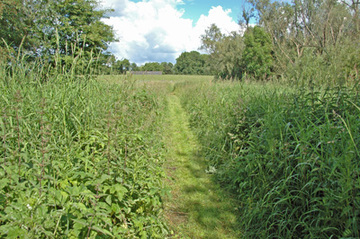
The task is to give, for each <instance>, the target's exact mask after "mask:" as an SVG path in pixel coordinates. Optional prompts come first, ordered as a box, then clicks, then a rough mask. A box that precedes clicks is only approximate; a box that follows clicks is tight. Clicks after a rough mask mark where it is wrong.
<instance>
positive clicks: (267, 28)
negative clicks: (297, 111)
mask: <svg viewBox="0 0 360 239" xmlns="http://www.w3.org/2000/svg"><path fill="white" fill-rule="evenodd" d="M248 2H249V3H250V4H251V6H252V7H251V8H248V9H244V10H243V14H242V19H241V20H240V25H241V26H242V29H245V28H246V31H244V32H237V33H232V34H230V36H232V35H236V34H238V35H240V36H238V37H230V38H229V36H225V35H223V34H221V32H220V29H219V28H217V27H216V25H212V26H210V27H209V28H208V29H207V30H206V31H205V34H204V35H203V36H202V38H201V40H202V49H205V50H207V51H208V53H209V54H210V59H211V61H210V63H211V65H212V66H213V67H212V69H213V73H214V74H215V75H216V76H218V77H220V78H224V79H226V78H227V79H249V78H250V79H257V80H259V79H260V80H264V79H265V80H269V79H274V78H277V79H279V78H282V79H287V80H288V81H292V82H303V83H306V82H309V81H316V82H322V83H329V82H330V81H331V80H333V79H336V81H337V82H344V81H349V80H354V79H356V78H357V77H358V75H359V70H358V67H359V65H360V52H359V49H360V38H359V34H360V30H359V26H360V14H359V12H360V2H359V1H358V0H354V1H335V0H327V1H313V0H293V1H291V2H289V1H269V0H249V1H248ZM250 22H256V24H257V26H256V27H251V25H250V24H249V23H250ZM260 29H261V30H260ZM229 40H230V42H229ZM260 42H262V43H260ZM254 43H256V44H254ZM259 44H260V45H261V46H260V45H259ZM243 45H246V47H244V46H243ZM230 46H232V47H230ZM228 59H232V60H230V61H229V60H228ZM330 83H332V82H330Z"/></svg>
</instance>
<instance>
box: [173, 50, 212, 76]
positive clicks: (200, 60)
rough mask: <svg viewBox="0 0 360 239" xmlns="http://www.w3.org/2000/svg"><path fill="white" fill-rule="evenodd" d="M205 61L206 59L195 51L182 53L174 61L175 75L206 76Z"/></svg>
mask: <svg viewBox="0 0 360 239" xmlns="http://www.w3.org/2000/svg"><path fill="white" fill-rule="evenodd" d="M205 59H206V58H205V57H203V56H202V55H201V54H200V53H199V52H197V51H191V52H183V53H181V55H180V56H179V57H178V58H177V59H176V64H175V66H174V71H175V73H176V74H184V75H204V74H208V73H209V72H207V69H208V68H207V67H206V66H207V65H206V64H207V63H206V61H205Z"/></svg>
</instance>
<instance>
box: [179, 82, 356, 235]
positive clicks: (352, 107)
mask: <svg viewBox="0 0 360 239" xmlns="http://www.w3.org/2000/svg"><path fill="white" fill-rule="evenodd" d="M181 88H182V89H183V91H182V94H181V96H182V97H181V99H182V104H183V105H184V108H185V109H186V110H187V112H189V114H190V125H191V127H192V128H193V129H194V131H195V132H196V134H197V136H198V138H199V142H200V144H201V145H202V149H203V150H204V152H205V157H206V159H207V160H208V163H209V165H212V166H213V167H214V168H215V169H216V177H217V178H218V179H219V180H220V182H222V184H223V185H224V186H226V187H228V188H230V189H231V190H232V191H233V192H234V193H236V195H237V198H238V199H239V201H240V207H239V209H240V210H239V217H240V218H241V221H240V225H241V230H242V232H243V236H244V237H245V238H269V237H270V238H330V237H336V238H339V237H350V238H354V237H355V238H356V237H359V231H360V230H359V226H358V225H360V204H359V202H360V193H359V192H360V177H359V172H360V160H359V157H360V155H359V145H360V137H359V134H358V133H357V132H359V130H360V121H359V117H358V115H359V110H360V108H359V106H360V99H359V97H358V88H357V87H356V86H355V87H354V88H349V87H346V88H345V87H333V88H327V89H319V90H315V89H314V88H296V89H295V88H291V87H286V86H279V85H275V84H272V83H269V84H258V83H250V84H239V83H218V84H194V83H183V86H182V87H181Z"/></svg>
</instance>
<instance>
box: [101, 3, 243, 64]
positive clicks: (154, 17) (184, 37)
mask: <svg viewBox="0 0 360 239" xmlns="http://www.w3.org/2000/svg"><path fill="white" fill-rule="evenodd" d="M183 4H184V2H183V1H182V0H143V1H141V2H137V3H135V2H132V1H129V0H102V6H103V7H104V8H113V9H114V10H115V11H114V12H112V13H110V14H109V19H104V20H103V21H104V22H105V23H106V24H108V25H111V26H113V28H114V30H115V33H116V35H117V37H118V39H119V42H115V43H112V44H111V45H110V50H111V51H112V52H113V53H114V55H115V56H117V57H118V58H119V59H121V58H127V59H129V60H130V61H131V62H136V63H137V64H143V63H145V62H152V61H157V62H163V61H166V62H173V63H175V59H176V58H177V57H178V56H179V55H180V54H181V53H182V52H184V51H192V50H197V49H198V48H199V47H200V35H201V34H204V32H205V29H207V28H208V27H209V26H210V25H211V24H212V23H215V24H216V25H217V26H218V27H219V28H220V29H221V30H222V31H223V33H230V32H231V31H236V30H239V26H238V24H236V23H235V22H234V21H233V20H232V18H231V17H230V16H229V15H228V14H229V13H230V12H231V10H230V9H225V10H224V9H223V8H222V7H221V6H217V7H212V8H211V9H210V10H209V12H208V15H201V16H200V18H199V20H198V21H197V22H196V23H195V24H193V20H191V19H185V18H183V17H182V16H183V13H184V10H182V9H180V10H179V9H177V8H176V7H177V6H181V5H183ZM193 25H194V26H193Z"/></svg>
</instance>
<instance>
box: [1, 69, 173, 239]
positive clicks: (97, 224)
mask: <svg viewBox="0 0 360 239" xmlns="http://www.w3.org/2000/svg"><path fill="white" fill-rule="evenodd" d="M23 67H26V65H24V66H18V67H17V68H14V70H13V71H12V72H11V71H9V70H8V69H6V66H1V67H0V72H2V75H1V81H0V95H1V97H0V107H1V108H0V137H1V138H0V139H1V146H0V167H1V170H0V212H1V213H0V237H1V238H5V237H6V238H18V237H19V238H95V237H96V238H99V237H101V238H112V237H115V238H147V237H151V238H164V236H165V235H166V234H167V228H166V225H165V223H164V220H163V219H162V218H161V215H162V214H161V212H162V206H161V197H162V194H163V188H162V180H163V177H164V173H163V169H162V163H163V160H164V157H163V153H164V145H163V143H162V142H161V134H162V127H163V123H162V120H163V115H164V114H163V113H164V111H165V103H164V102H165V101H164V99H162V98H161V95H159V96H157V95H155V94H153V93H151V92H148V91H146V89H145V88H143V87H140V86H135V85H134V84H133V82H132V81H126V82H125V81H121V82H117V83H116V84H112V83H107V84H104V83H103V82H98V81H95V80H93V79H91V77H81V76H72V75H67V74H53V75H47V76H46V75H44V74H43V73H42V72H41V69H37V68H36V66H32V67H33V68H32V69H28V68H23Z"/></svg>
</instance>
